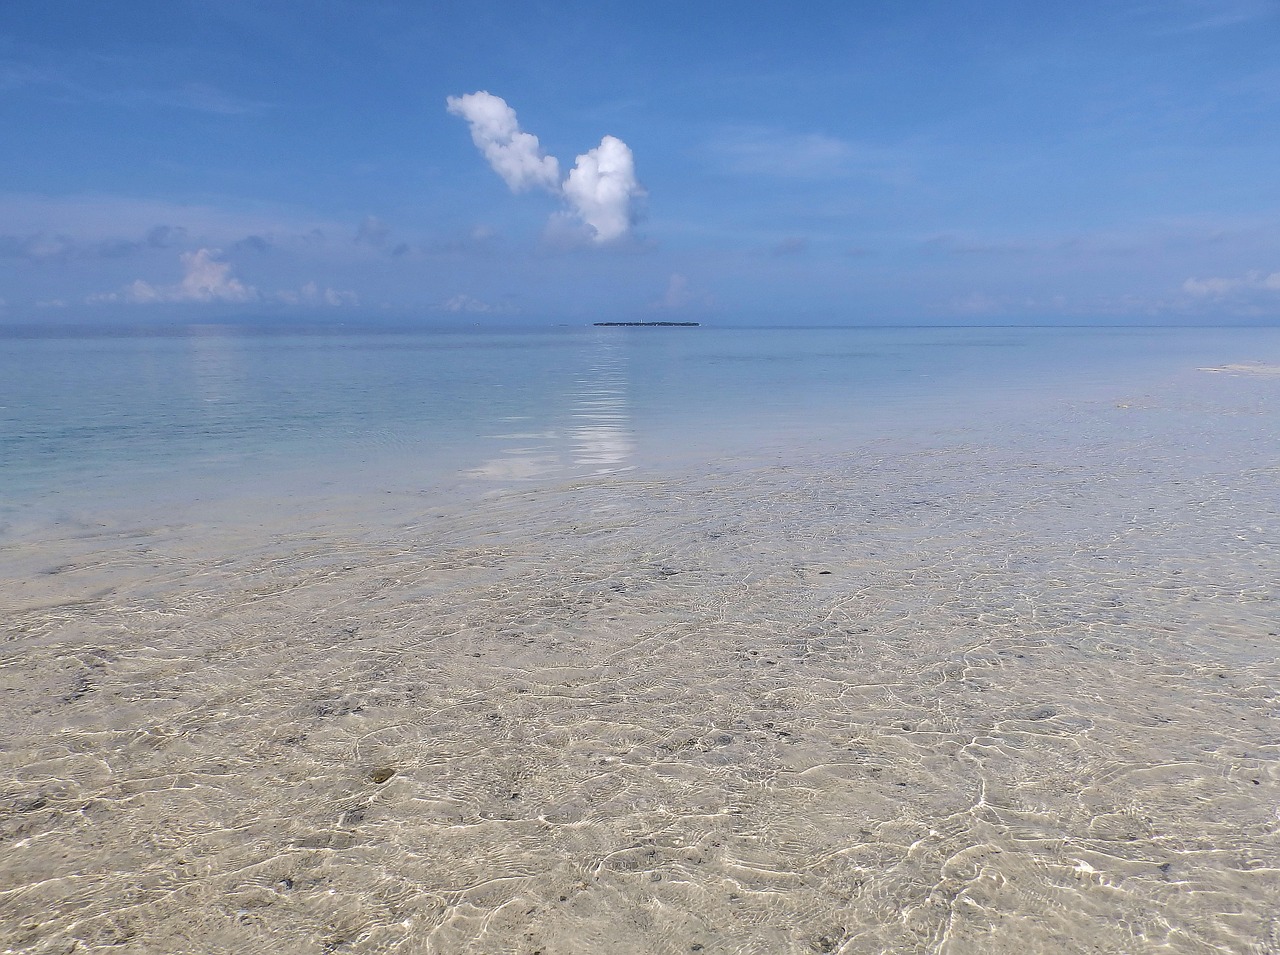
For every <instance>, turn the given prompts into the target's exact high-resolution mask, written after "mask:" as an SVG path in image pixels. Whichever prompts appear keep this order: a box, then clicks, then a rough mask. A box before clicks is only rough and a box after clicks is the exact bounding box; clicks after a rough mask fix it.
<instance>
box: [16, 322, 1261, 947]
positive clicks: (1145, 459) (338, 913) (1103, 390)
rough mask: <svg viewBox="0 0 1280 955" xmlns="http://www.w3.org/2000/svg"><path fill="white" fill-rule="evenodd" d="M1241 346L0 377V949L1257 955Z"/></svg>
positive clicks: (461, 335) (736, 334) (412, 360)
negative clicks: (1, 643) (0, 648)
mask: <svg viewBox="0 0 1280 955" xmlns="http://www.w3.org/2000/svg"><path fill="white" fill-rule="evenodd" d="M1278 412H1280V329H1276V328H1233V327H1222V328H1160V327H1140V328H1139V327H1111V328H1098V327H1089V328H1077V327H1058V328H1023V327H945V328H935V327H901V328H790V327H786V328H784V327H778V328H734V327H727V326H712V325H708V326H703V327H695V328H595V327H586V328H583V327H568V326H561V327H536V328H535V327H524V328H521V327H479V326H470V327H421V328H410V327H377V328H371V327H341V326H321V325H317V326H311V327H301V326H292V327H270V328H267V327H250V326H209V325H204V326H172V327H156V326H151V327H146V326H139V327H133V328H112V329H106V328H95V329H87V328H86V329H77V328H65V327H61V328H54V327H48V328H29V327H24V328H16V327H8V328H0V555H3V557H4V560H3V565H4V569H3V570H2V571H0V615H2V616H0V619H2V620H3V622H2V623H0V627H2V628H3V632H4V638H5V647H6V659H5V665H4V666H3V667H0V694H2V696H0V699H3V701H4V703H3V706H4V716H5V718H4V720H3V721H0V724H2V726H3V728H2V729H0V740H2V745H0V771H2V772H3V777H2V778H3V782H2V783H0V847H3V856H4V859H5V861H4V862H3V864H0V950H14V951H18V950H21V951H31V952H65V951H71V950H84V951H96V950H99V949H106V948H112V949H113V950H116V951H137V952H167V951H193V952H194V951H199V952H228V953H230V952H244V951H289V952H312V951H314V952H317V953H319V952H344V951H350V952H381V951H402V952H419V951H421V952H471V951H474V952H511V953H516V952H519V953H524V955H531V953H534V952H543V953H546V955H552V953H557V952H563V953H568V952H585V951H614V952H637V953H638V952H689V951H706V952H743V953H746V952H752V953H755V952H759V953H765V952H781V951H796V952H808V951H818V952H835V951H840V952H846V953H858V952H882V951H894V952H949V953H959V952H975V953H977V952H983V953H990V952H1010V953H1013V952H1018V953H1028V952H1033V953H1034V952H1062V951H1082V950H1090V951H1100V952H1126V953H1131V952H1145V951H1151V952H1156V951H1162V952H1165V951H1168V952H1201V951H1203V952H1210V951H1241V952H1271V951H1280V934H1278V933H1280V923H1277V922H1276V920H1275V913H1276V912H1278V911H1280V829H1278V828H1277V825H1278V820H1280V816H1278V815H1277V811H1276V806H1277V805H1280V751H1278V750H1277V747H1276V740H1275V727H1276V725H1277V720H1278V719H1280V699H1278V698H1277V692H1278V691H1277V689H1276V687H1280V664H1278V662H1277V660H1278V656H1277V641H1278V639H1280V638H1278V637H1277V629H1278V628H1277V621H1280V604H1278V603H1277V601H1278V600H1280V486H1278V485H1280V418H1278V417H1277V414H1278Z"/></svg>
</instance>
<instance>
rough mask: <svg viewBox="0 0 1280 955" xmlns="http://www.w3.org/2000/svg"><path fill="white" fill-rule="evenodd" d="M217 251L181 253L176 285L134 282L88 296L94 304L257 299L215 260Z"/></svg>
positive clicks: (251, 289) (226, 265) (252, 290)
mask: <svg viewBox="0 0 1280 955" xmlns="http://www.w3.org/2000/svg"><path fill="white" fill-rule="evenodd" d="M219 254H220V252H219V250H218V249H197V250H196V251H195V252H183V253H182V254H181V255H180V256H179V257H178V258H179V260H180V261H181V262H182V268H183V276H182V280H181V281H180V282H178V283H177V284H176V285H152V284H151V283H150V282H146V281H143V280H142V279H137V280H136V281H134V282H132V283H130V284H129V285H127V286H125V287H124V288H123V289H121V290H120V291H119V292H105V293H101V294H98V295H91V296H89V299H88V301H89V302H91V303H95V304H102V303H115V302H127V303H130V304H134V305H154V304H158V303H162V302H202V303H210V302H251V301H253V300H255V299H258V298H260V296H259V294H258V290H257V289H255V288H254V287H253V286H251V285H245V284H244V283H243V282H241V281H240V280H239V279H237V278H236V277H235V276H233V275H232V274H231V265H230V264H229V263H227V262H222V261H220V260H219V259H217V258H216V256H218V255H219Z"/></svg>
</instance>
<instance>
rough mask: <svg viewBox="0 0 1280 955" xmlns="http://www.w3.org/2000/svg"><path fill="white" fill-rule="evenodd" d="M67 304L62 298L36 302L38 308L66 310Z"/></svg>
mask: <svg viewBox="0 0 1280 955" xmlns="http://www.w3.org/2000/svg"><path fill="white" fill-rule="evenodd" d="M66 307H67V303H66V301H65V300H64V299H60V298H46V299H42V300H41V301H39V302H36V308H66Z"/></svg>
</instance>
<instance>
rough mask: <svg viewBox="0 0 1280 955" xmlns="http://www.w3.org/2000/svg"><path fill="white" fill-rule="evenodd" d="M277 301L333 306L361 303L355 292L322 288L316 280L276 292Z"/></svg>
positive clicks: (285, 303)
mask: <svg viewBox="0 0 1280 955" xmlns="http://www.w3.org/2000/svg"><path fill="white" fill-rule="evenodd" d="M275 298H276V301H278V302H281V303H282V304H284V305H313V306H318V305H326V306H329V307H332V308H339V307H341V306H344V305H346V306H354V305H359V304H360V300H359V298H358V297H357V296H356V293H355V292H342V291H338V290H337V289H332V288H323V289H322V288H320V286H318V285H316V283H315V282H308V283H307V284H306V285H304V286H302V288H300V289H297V290H296V291H295V290H293V289H282V290H281V291H279V292H276V295H275Z"/></svg>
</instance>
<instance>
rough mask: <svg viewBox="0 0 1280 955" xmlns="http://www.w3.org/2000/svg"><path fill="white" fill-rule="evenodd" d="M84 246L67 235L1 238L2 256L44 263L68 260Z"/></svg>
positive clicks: (41, 234) (0, 253) (43, 234)
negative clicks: (49, 260)
mask: <svg viewBox="0 0 1280 955" xmlns="http://www.w3.org/2000/svg"><path fill="white" fill-rule="evenodd" d="M81 248H82V246H81V245H80V244H79V243H77V242H76V241H75V240H74V239H71V238H69V237H67V236H65V235H46V234H45V233H43V232H40V233H35V234H34V235H4V236H0V256H3V257H5V258H13V259H27V260H29V261H42V260H47V259H63V258H68V257H70V256H72V255H74V254H75V253H77V252H78V251H80V249H81Z"/></svg>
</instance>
